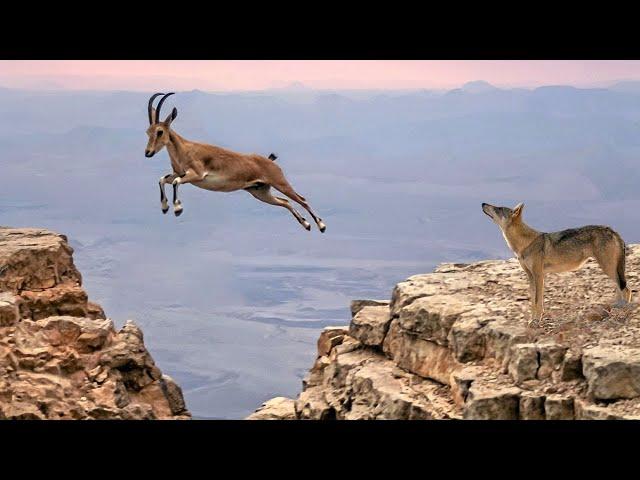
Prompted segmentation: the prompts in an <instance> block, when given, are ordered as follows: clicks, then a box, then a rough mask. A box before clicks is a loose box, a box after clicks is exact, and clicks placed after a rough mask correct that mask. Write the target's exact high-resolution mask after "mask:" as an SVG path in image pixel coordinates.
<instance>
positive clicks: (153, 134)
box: [144, 92, 178, 158]
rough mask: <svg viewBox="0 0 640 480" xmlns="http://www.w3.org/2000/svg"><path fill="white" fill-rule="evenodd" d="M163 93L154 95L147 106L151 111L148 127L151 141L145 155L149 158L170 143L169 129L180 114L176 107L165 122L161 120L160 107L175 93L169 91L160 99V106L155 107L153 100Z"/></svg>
mask: <svg viewBox="0 0 640 480" xmlns="http://www.w3.org/2000/svg"><path fill="white" fill-rule="evenodd" d="M160 95H163V94H162V93H156V94H155V95H152V96H151V98H150V99H149V105H148V107H147V109H148V112H149V128H147V136H148V137H149V142H148V143H147V148H145V150H144V156H145V157H147V158H151V157H153V156H154V155H155V154H156V153H158V152H159V151H160V150H162V149H163V148H164V147H165V146H167V144H168V143H169V131H170V128H171V122H173V121H174V120H175V118H176V117H177V116H178V110H177V109H176V108H175V107H174V109H173V110H172V111H171V113H170V114H169V115H168V116H167V118H165V119H164V121H163V122H161V121H160V109H161V108H162V104H163V103H164V101H165V100H166V99H167V97H168V96H169V95H173V92H172V93H167V94H166V95H164V97H162V98H161V99H160V101H159V102H158V108H157V109H155V108H153V101H154V100H155V98H156V97H158V96H160Z"/></svg>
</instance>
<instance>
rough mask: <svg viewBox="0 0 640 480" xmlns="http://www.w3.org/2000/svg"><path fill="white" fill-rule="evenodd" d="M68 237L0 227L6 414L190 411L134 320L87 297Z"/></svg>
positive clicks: (147, 415)
mask: <svg viewBox="0 0 640 480" xmlns="http://www.w3.org/2000/svg"><path fill="white" fill-rule="evenodd" d="M72 254H73V249H72V248H71V247H70V246H69V244H68V242H67V238H66V237H65V236H63V235H58V234H56V233H54V232H51V231H48V230H43V229H32V228H20V229H14V228H5V227H0V419H188V418H191V415H190V413H189V412H188V410H187V409H186V406H185V403H184V398H183V396H182V391H181V389H180V387H179V386H178V385H177V384H176V383H175V382H174V381H173V380H172V379H171V378H170V377H168V376H166V375H163V374H162V372H161V371H160V369H159V368H158V367H157V366H156V365H155V363H154V361H153V358H151V355H150V354H149V352H148V351H147V349H146V348H145V345H144V339H143V334H142V331H141V330H140V329H139V328H138V327H137V326H136V325H135V324H134V323H133V322H132V321H127V323H126V324H125V325H124V327H123V328H122V329H120V330H119V331H116V330H115V328H114V325H113V322H112V321H111V320H109V319H108V318H106V317H105V314H104V312H103V310H102V308H101V307H100V306H99V305H97V304H95V303H92V302H89V301H88V299H87V294H86V292H85V291H84V290H83V288H82V277H81V274H80V272H78V270H77V269H76V267H75V265H74V264H73V257H72Z"/></svg>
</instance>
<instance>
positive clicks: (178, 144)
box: [167, 130, 186, 159]
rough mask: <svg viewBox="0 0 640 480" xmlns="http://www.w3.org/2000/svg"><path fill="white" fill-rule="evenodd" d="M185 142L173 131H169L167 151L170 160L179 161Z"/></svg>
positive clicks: (183, 151)
mask: <svg viewBox="0 0 640 480" xmlns="http://www.w3.org/2000/svg"><path fill="white" fill-rule="evenodd" d="M185 143H186V140H185V139H184V138H182V137H181V136H180V135H178V133H176V132H175V131H173V130H170V131H169V143H168V144H167V150H168V151H169V155H170V156H171V157H172V158H175V159H180V158H182V156H183V155H184V153H185Z"/></svg>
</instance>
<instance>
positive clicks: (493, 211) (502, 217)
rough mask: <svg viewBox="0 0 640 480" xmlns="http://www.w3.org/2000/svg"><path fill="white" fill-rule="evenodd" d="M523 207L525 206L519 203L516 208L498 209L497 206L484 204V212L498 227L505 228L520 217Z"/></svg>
mask: <svg viewBox="0 0 640 480" xmlns="http://www.w3.org/2000/svg"><path fill="white" fill-rule="evenodd" d="M522 207H524V204H522V203H519V204H518V205H516V206H515V207H514V208H509V207H496V206H495V205H490V204H488V203H483V204H482V211H483V212H484V214H485V215H487V216H488V217H489V218H491V220H493V221H494V223H496V224H497V225H498V226H500V227H505V226H507V224H508V223H509V222H510V221H512V220H514V219H515V218H517V217H519V216H520V213H521V212H522Z"/></svg>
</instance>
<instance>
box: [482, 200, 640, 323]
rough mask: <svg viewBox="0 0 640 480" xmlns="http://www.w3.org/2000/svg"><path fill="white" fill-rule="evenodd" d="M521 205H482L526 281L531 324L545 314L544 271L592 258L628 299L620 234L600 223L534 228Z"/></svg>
mask: <svg viewBox="0 0 640 480" xmlns="http://www.w3.org/2000/svg"><path fill="white" fill-rule="evenodd" d="M523 208H524V205H523V204H522V203H520V204H518V205H517V206H516V207H515V208H513V209H511V208H508V207H496V206H493V205H489V204H488V203H483V204H482V211H483V212H484V213H485V214H487V215H488V216H489V217H491V219H492V220H493V221H494V223H496V224H497V225H498V227H500V230H501V231H502V235H503V236H504V239H505V240H506V242H507V245H508V246H509V248H510V249H511V250H512V251H513V253H515V255H516V257H517V259H518V261H519V262H520V265H521V266H522V268H523V270H524V271H525V273H526V274H527V278H528V280H529V294H530V297H531V321H530V322H529V323H531V322H532V321H534V320H540V319H542V316H543V314H544V298H543V292H544V274H545V273H548V272H551V273H558V272H567V271H572V270H577V269H579V268H580V267H582V265H584V263H585V262H586V261H587V260H588V259H589V258H595V260H596V262H598V265H600V268H602V270H603V271H604V273H605V274H606V275H607V276H608V277H609V278H610V279H611V280H613V281H614V282H615V284H616V287H617V296H618V299H619V300H623V301H626V302H630V301H631V290H630V289H629V287H628V286H627V279H626V277H625V259H626V247H625V243H624V240H622V237H621V236H620V235H619V234H618V233H617V232H615V231H614V230H613V229H611V228H610V227H607V226H603V225H587V226H585V227H580V228H570V229H567V230H562V231H560V232H552V233H545V232H539V231H537V230H534V229H533V228H531V227H530V226H528V225H527V224H526V223H524V221H523V220H522V210H523Z"/></svg>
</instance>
